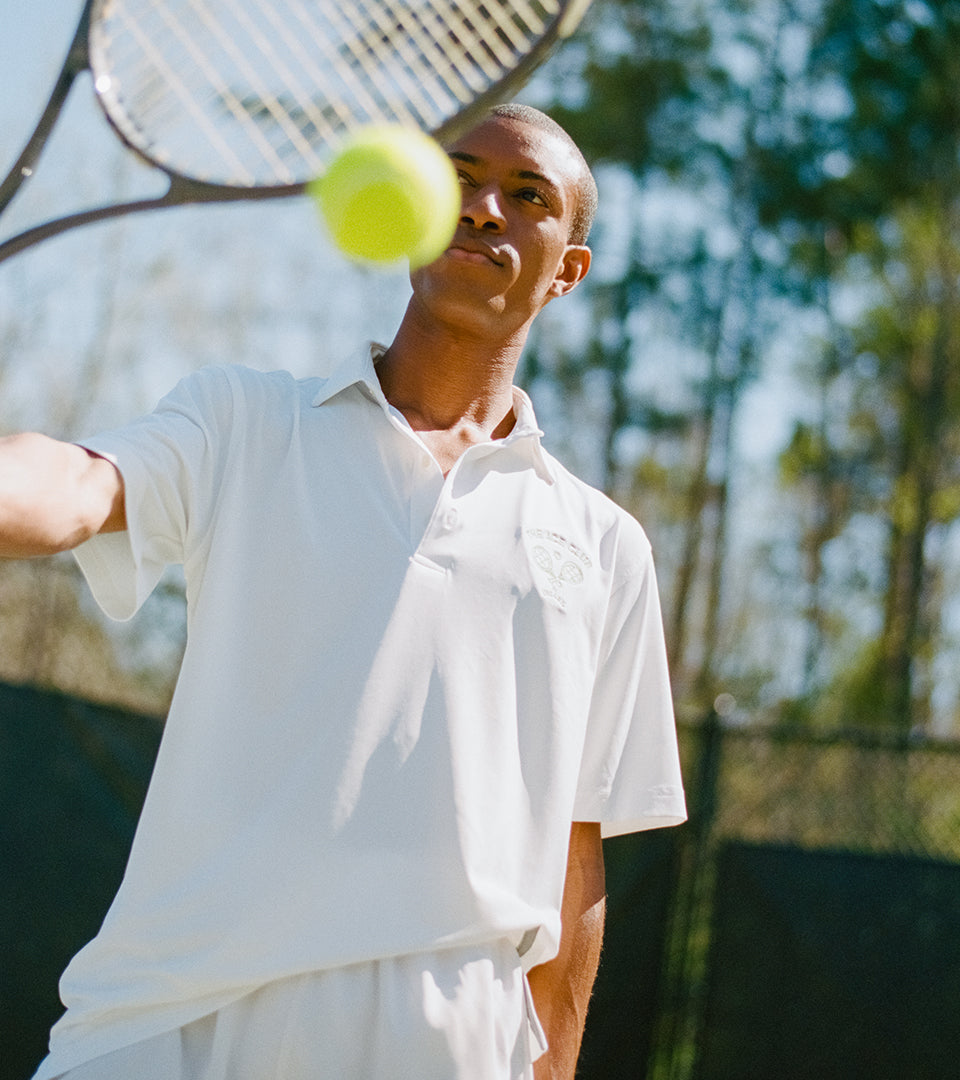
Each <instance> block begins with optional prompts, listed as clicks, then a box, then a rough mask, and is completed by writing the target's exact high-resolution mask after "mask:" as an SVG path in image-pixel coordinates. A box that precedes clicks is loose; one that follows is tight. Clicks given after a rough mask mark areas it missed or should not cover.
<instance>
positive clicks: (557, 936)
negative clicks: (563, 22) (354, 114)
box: [0, 106, 684, 1080]
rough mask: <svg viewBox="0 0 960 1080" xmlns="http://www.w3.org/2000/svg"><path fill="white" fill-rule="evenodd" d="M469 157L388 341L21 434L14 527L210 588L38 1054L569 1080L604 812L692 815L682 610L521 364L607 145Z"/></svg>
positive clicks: (193, 610) (538, 132) (534, 119)
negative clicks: (97, 920) (665, 611)
mask: <svg viewBox="0 0 960 1080" xmlns="http://www.w3.org/2000/svg"><path fill="white" fill-rule="evenodd" d="M450 154H451V157H452V159H453V161H454V163H455V164H456V166H457V169H458V171H459V175H460V180H461V185H462V190H463V209H462V215H461V219H460V225H459V228H458V231H457V234H456V236H455V238H454V240H453V242H452V243H451V245H450V247H449V249H448V251H447V252H446V253H445V254H444V255H443V256H441V257H440V259H438V260H437V261H436V262H435V263H433V264H432V265H430V266H427V267H424V268H422V269H420V270H418V271H417V272H415V273H414V274H413V275H412V278H411V280H412V284H413V294H412V298H411V300H410V303H409V306H408V308H407V311H406V314H405V316H404V318H403V321H402V323H401V325H400V327H399V330H398V332H397V335H396V337H395V338H394V340H393V342H392V344H391V345H390V346H389V347H388V348H385V349H384V348H380V347H373V348H372V349H368V350H365V351H364V354H363V355H362V356H361V357H359V358H358V360H357V361H355V362H352V363H351V364H349V365H345V366H343V367H341V368H340V369H338V370H337V371H335V372H334V374H333V375H331V376H330V378H328V379H325V380H324V379H308V380H300V381H296V380H294V379H292V378H291V377H289V376H287V375H285V374H283V373H274V374H270V375H264V374H259V373H256V372H252V371H249V370H246V369H243V368H238V367H226V368H212V369H206V370H203V371H201V372H198V373H196V374H194V375H192V376H190V377H188V378H187V379H185V380H184V381H183V382H182V383H181V384H180V385H179V386H178V387H177V389H176V390H174V391H173V393H172V394H170V395H169V396H168V397H167V398H166V399H164V401H163V402H162V403H161V404H160V406H159V407H158V409H157V411H156V412H155V413H154V414H153V415H152V416H149V417H146V418H144V419H142V420H141V421H139V422H138V423H136V424H134V425H131V426H130V427H128V428H126V429H123V430H121V431H119V432H114V433H111V434H107V435H104V436H101V437H100V438H98V439H94V440H91V441H90V442H89V443H88V444H86V447H85V448H81V447H79V446H70V445H65V444H62V443H58V442H54V441H52V440H48V439H45V438H43V437H41V436H36V435H34V436H21V437H16V438H14V439H10V440H6V441H5V442H4V443H3V444H2V445H0V552H2V553H3V554H6V555H8V556H28V555H35V554H43V553H45V552H51V551H57V550H62V549H65V548H70V547H76V546H77V545H82V546H80V547H79V548H78V551H77V557H78V560H79V561H80V564H81V566H82V567H83V569H84V571H85V573H86V574H87V577H88V579H89V581H90V583H91V585H92V587H93V589H94V592H95V594H96V595H97V598H98V600H99V601H100V602H101V604H102V605H103V606H104V608H105V609H106V610H107V611H108V612H109V613H110V614H112V615H115V616H117V617H120V618H123V617H128V616H129V615H131V614H132V613H133V611H134V610H136V608H137V607H138V606H139V604H140V603H141V602H142V600H143V599H144V598H145V597H146V595H147V594H148V593H149V592H150V590H151V589H152V587H153V585H154V584H155V583H156V580H157V577H158V575H159V574H160V572H161V571H162V568H163V567H164V566H165V565H166V564H168V563H170V562H182V563H183V565H184V567H185V572H186V578H187V601H188V609H189V627H188V645H187V650H186V654H185V657H184V661H183V668H182V671H181V675H180V680H179V683H178V687H177V691H176V694H175V697H174V701H173V704H172V706H171V710H170V715H169V718H168V721H167V725H166V730H165V733H164V738H163V743H162V746H161V749H160V753H159V756H158V760H157V765H156V768H155V771H154V776H153V779H152V781H151V786H150V791H149V793H148V796H147V800H146V804H145V807H144V811H143V815H142V817H141V821H140V825H139V827H138V830H137V836H136V839H135V841H134V845H133V850H132V852H131V856H130V862H129V865H128V868H127V872H126V875H125V878H124V882H123V885H122V886H121V889H120V891H119V893H118V895H117V897H116V899H115V901H114V904H113V906H112V907H111V910H110V912H109V914H108V915H107V918H106V920H105V922H104V925H103V927H102V929H101V932H100V934H99V935H98V936H97V938H95V939H94V941H93V942H91V943H90V944H89V945H88V946H87V947H86V948H85V949H83V950H82V951H81V952H80V953H79V954H78V955H77V957H75V958H74V960H73V961H72V962H71V964H70V966H69V967H68V969H67V971H66V973H65V975H64V978H63V981H62V983H61V993H62V996H63V998H64V1001H65V1003H66V1005H67V1012H66V1014H65V1016H64V1017H63V1019H62V1020H61V1021H60V1022H59V1023H58V1025H57V1026H56V1027H55V1028H54V1031H53V1033H52V1037H51V1053H50V1056H49V1057H48V1058H47V1059H46V1061H45V1062H44V1063H43V1065H42V1066H41V1068H40V1071H39V1072H38V1073H37V1077H38V1080H50V1078H52V1077H56V1076H60V1075H67V1076H69V1078H70V1080H94V1078H96V1080H121V1078H123V1080H129V1078H130V1077H133V1076H136V1077H137V1078H138V1080H150V1078H152V1077H156V1078H157V1080H246V1078H249V1080H266V1078H269V1077H277V1078H280V1077H282V1078H283V1080H298V1078H301V1077H302V1078H304V1080H307V1078H310V1080H316V1078H319V1077H331V1078H333V1077H336V1078H338V1080H339V1078H346V1080H352V1078H367V1077H369V1078H378V1080H379V1078H391V1080H395V1078H399V1077H410V1078H415V1080H454V1078H457V1080H515V1078H520V1077H523V1078H530V1077H532V1076H534V1075H536V1077H537V1078H538V1080H542V1078H546V1077H564V1078H570V1077H572V1076H573V1072H574V1067H575V1063H576V1057H577V1053H578V1049H579V1044H580V1038H581V1034H582V1030H583V1023H584V1018H585V1013H586V1008H587V1001H588V998H589V995H590V988H591V985H592V982H593V978H594V975H595V973H596V967H597V961H598V956H599V950H600V942H601V935H602V922H603V896H604V889H603V863H602V851H601V846H600V838H601V830H603V831H604V833H605V834H613V833H617V832H626V831H631V830H634V829H642V828H650V827H655V826H660V825H669V824H675V823H677V822H679V821H681V820H682V819H683V816H684V805H683V794H682V790H681V782H680V774H679V766H678V761H677V747H676V738H675V731H674V726H673V717H672V710H671V702H670V689H669V684H668V679H667V671H666V663H665V658H664V648H663V635H662V630H661V625H660V614H659V607H658V600H657V594H656V586H655V581H654V574H653V568H652V563H651V559H650V550H649V545H648V543H647V540H646V538H645V536H644V534H643V533H642V531H641V529H640V527H639V526H638V525H637V524H636V522H635V521H634V520H633V519H632V518H630V517H629V516H628V515H627V514H625V513H624V512H623V511H621V510H619V509H618V508H617V507H615V506H614V505H613V504H612V503H611V502H609V500H607V499H606V498H604V497H603V496H602V495H601V494H599V493H598V492H596V491H594V490H593V489H591V488H588V487H587V486H586V485H584V484H582V483H580V482H579V481H577V480H575V479H574V478H573V477H571V476H570V475H569V474H568V473H566V472H565V470H563V468H562V467H561V466H560V465H559V464H558V463H557V462H556V461H555V460H554V459H553V458H552V457H550V455H549V454H547V453H546V451H545V450H544V449H543V448H542V446H541V444H540V434H541V433H540V432H539V430H538V429H537V426H536V422H535V419H534V417H533V413H532V409H531V406H530V403H529V401H528V399H527V398H526V396H525V395H524V394H523V393H522V392H521V391H519V390H518V389H516V388H515V387H514V386H513V378H514V374H515V371H516V367H517V363H518V360H519V357H520V352H521V349H522V348H523V345H524V342H525V340H526V337H527V334H528V331H529V329H530V325H531V323H532V322H533V320H534V318H535V317H536V315H537V314H538V313H539V312H540V311H541V310H542V309H543V307H544V306H545V305H546V304H547V303H548V302H549V301H550V300H552V299H554V298H556V297H560V296H562V295H564V294H566V293H567V292H569V291H570V290H571V289H573V288H574V287H575V286H576V285H577V284H578V283H579V282H580V281H581V280H582V279H583V277H584V275H585V274H586V272H587V270H588V267H589V264H590V252H589V249H588V248H587V247H586V246H585V240H586V233H587V230H588V228H589V221H590V218H591V217H592V212H593V205H594V203H595V190H596V189H595V187H594V185H593V180H592V177H591V176H590V173H589V170H588V169H587V167H586V164H585V163H584V161H583V158H582V156H581V155H580V153H579V151H578V150H577V148H576V147H575V145H574V144H573V143H572V142H571V141H570V139H569V137H568V136H567V135H566V134H565V133H564V132H563V131H562V130H561V129H560V128H558V127H557V126H556V125H555V124H553V122H552V121H551V120H549V119H548V118H547V117H545V116H544V115H543V114H541V113H538V112H536V111H534V110H529V109H525V108H522V107H513V106H508V107H503V108H501V109H498V110H494V112H493V113H491V114H490V115H488V117H487V118H486V119H485V120H484V121H483V122H482V123H480V124H479V125H478V126H477V127H476V128H475V129H474V130H473V131H471V132H470V133H469V134H467V135H465V136H464V137H463V138H461V139H460V140H459V141H458V142H456V143H455V144H454V145H453V146H452V147H451V148H450ZM544 1051H545V1052H544ZM534 1060H536V1066H535V1067H534V1065H533V1062H534ZM534 1069H535V1072H534Z"/></svg>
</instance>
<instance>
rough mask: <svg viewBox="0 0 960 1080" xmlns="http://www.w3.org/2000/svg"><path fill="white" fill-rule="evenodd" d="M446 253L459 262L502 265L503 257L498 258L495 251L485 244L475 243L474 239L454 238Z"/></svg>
mask: <svg viewBox="0 0 960 1080" xmlns="http://www.w3.org/2000/svg"><path fill="white" fill-rule="evenodd" d="M447 255H449V256H450V258H452V259H456V260H457V261H459V262H466V263H476V264H478V265H480V266H482V265H484V264H488V263H493V265H494V266H503V259H501V258H498V256H497V252H496V251H495V250H494V249H493V248H491V247H488V246H487V245H486V244H480V243H477V241H475V240H461V239H458V238H455V239H454V241H453V243H452V244H451V245H450V246H449V247H448V248H447Z"/></svg>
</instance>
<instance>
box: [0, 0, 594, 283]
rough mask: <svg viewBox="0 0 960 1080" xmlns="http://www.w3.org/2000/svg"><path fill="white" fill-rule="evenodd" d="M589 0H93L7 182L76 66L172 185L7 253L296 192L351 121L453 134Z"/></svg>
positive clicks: (28, 236) (25, 174)
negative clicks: (95, 230) (68, 235)
mask: <svg viewBox="0 0 960 1080" xmlns="http://www.w3.org/2000/svg"><path fill="white" fill-rule="evenodd" d="M589 3H590V0H514V2H509V0H87V3H86V5H85V7H84V10H83V13H82V15H81V17H80V22H79V25H78V26H77V31H76V35H75V36H74V39H73V43H72V44H71V46H70V49H69V50H68V54H67V58H66V61H65V63H64V65H63V68H62V70H61V72H60V74H59V76H58V78H57V81H56V84H55V86H54V89H53V92H52V94H51V96H50V100H49V102H48V103H47V106H46V108H45V109H44V111H43V114H42V116H41V118H40V121H39V122H38V124H37V126H36V129H35V130H34V132H33V134H32V135H31V137H30V139H29V140H28V141H27V144H26V146H25V147H24V149H23V152H22V153H21V155H20V157H19V159H18V160H17V161H16V163H15V164H14V166H13V168H12V169H11V170H10V172H9V174H8V175H7V177H6V179H5V180H4V181H3V183H2V184H0V214H2V212H3V211H4V209H5V208H6V207H7V205H8V204H9V203H10V201H11V200H12V199H13V198H14V196H15V195H16V194H17V192H18V191H19V190H20V189H21V187H22V186H23V184H24V183H25V182H26V180H27V179H28V178H29V177H30V176H31V175H32V174H33V173H34V166H35V164H36V162H37V159H38V158H39V156H40V153H41V151H42V150H43V147H44V144H45V143H46V141H47V138H48V136H49V135H50V132H51V131H52V130H53V127H54V125H55V124H56V122H57V117H58V116H59V114H60V110H61V108H62V107H63V104H64V102H65V101H66V99H67V95H68V94H69V92H70V89H71V87H72V86H73V84H74V81H75V80H76V77H77V76H78V75H79V74H80V73H81V72H84V71H87V70H89V71H90V73H91V75H92V78H93V86H94V90H95V92H96V97H97V101H98V102H99V103H100V106H101V107H102V109H103V111H104V113H105V115H106V118H107V120H108V121H109V123H110V125H111V127H112V128H113V130H114V131H115V132H116V134H117V135H118V136H119V137H120V139H121V140H122V141H123V142H124V144H125V145H126V146H127V147H128V148H129V149H130V150H132V151H133V152H134V153H135V154H137V155H138V156H139V157H140V158H142V159H143V160H144V161H146V162H147V163H148V164H149V165H152V166H154V167H155V168H157V169H159V170H160V171H161V172H162V173H165V174H166V176H167V178H168V180H169V185H168V187H167V190H166V192H165V193H164V194H163V195H161V196H159V197H157V198H150V199H139V200H135V201H131V202H123V203H115V204H112V205H108V206H101V207H99V208H97V209H93V210H86V211H82V212H79V213H73V214H68V215H65V216H63V217H59V218H56V219H54V220H51V221H48V222H46V223H44V224H40V225H37V226H35V227H33V228H31V229H27V230H26V231H25V232H22V233H20V234H18V235H16V236H13V237H11V238H10V239H8V240H6V241H5V242H3V243H0V262H2V261H3V260H4V259H8V258H10V257H11V256H12V255H15V254H16V253H17V252H20V251H23V250H25V249H26V248H29V247H32V246H33V245H34V244H37V243H39V242H40V241H42V240H45V239H47V238H49V237H52V236H56V235H58V234H60V233H63V232H66V231H67V230H68V229H74V228H77V227H78V226H81V225H86V224H89V223H91V222H95V221H103V220H105V219H107V218H112V217H117V216H119V215H122V214H129V213H133V212H135V211H142V210H156V209H161V208H163V207H169V206H181V205H184V204H187V203H203V202H228V201H235V200H240V199H257V198H277V197H279V196H286V195H298V194H302V193H303V192H304V190H305V188H306V185H307V183H308V182H309V181H310V180H312V179H314V178H315V177H317V176H319V175H321V174H322V173H323V171H324V169H325V167H326V165H327V164H328V162H329V161H330V160H331V158H332V157H333V156H334V155H335V154H336V152H337V149H338V148H339V147H340V146H341V145H342V144H343V141H344V140H345V138H346V137H347V136H348V135H349V134H350V133H351V132H352V131H353V130H355V129H356V128H358V127H360V126H362V125H365V124H371V123H378V124H380V123H400V124H407V125H412V126H415V127H417V128H419V129H421V130H423V131H427V132H429V133H431V134H433V135H434V136H435V137H436V138H438V139H439V140H441V141H443V140H446V139H451V138H453V137H455V135H456V134H457V133H458V132H460V131H463V130H465V129H466V128H467V127H469V125H470V124H471V123H472V122H473V121H474V120H475V119H476V118H477V117H478V115H479V114H480V113H481V112H483V111H484V110H485V109H486V108H487V107H488V106H489V105H491V104H495V103H497V102H498V101H502V100H504V98H505V97H506V96H508V94H509V93H510V92H511V91H512V90H515V89H516V88H517V87H518V86H519V85H520V84H522V83H523V82H524V81H525V80H526V79H527V78H528V77H529V75H530V74H531V72H532V71H533V70H534V68H535V67H536V66H537V65H538V64H539V63H541V62H542V61H543V60H544V59H545V57H546V56H547V55H548V54H549V52H550V51H551V50H552V49H553V48H554V47H555V46H556V45H557V44H558V43H559V42H560V41H561V40H562V39H563V38H565V37H568V36H569V35H570V34H571V33H572V32H573V31H574V29H575V28H576V27H577V25H578V24H579V22H580V19H581V17H582V15H583V13H584V11H585V10H586V8H587V6H588V5H589Z"/></svg>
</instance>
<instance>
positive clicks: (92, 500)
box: [0, 434, 126, 559]
mask: <svg viewBox="0 0 960 1080" xmlns="http://www.w3.org/2000/svg"><path fill="white" fill-rule="evenodd" d="M124 528H126V516H125V511H124V503H123V480H122V478H121V476H120V473H119V472H118V471H117V469H116V468H115V467H114V466H113V465H112V464H111V463H110V462H109V461H107V460H106V459H105V458H101V457H97V456H96V455H95V454H91V453H90V452H89V451H87V450H84V449H83V448H82V447H80V446H75V445H73V444H72V443H65V442H58V441H57V440H56V439H49V438H47V437H46V436H45V435H32V434H31V435H11V436H8V437H6V438H2V439H0V557H3V558H7V559H27V558H32V557H33V556H36V555H52V554H54V553H55V552H58V551H67V550H69V549H70V548H74V547H76V546H77V544H81V543H83V541H84V540H88V539H89V538H90V537H91V536H94V535H96V534H97V533H99V532H117V531H119V530H121V529H124Z"/></svg>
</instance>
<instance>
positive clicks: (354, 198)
mask: <svg viewBox="0 0 960 1080" xmlns="http://www.w3.org/2000/svg"><path fill="white" fill-rule="evenodd" d="M308 190H309V192H310V194H311V195H312V196H313V197H314V198H315V199H316V201H317V203H318V204H319V207H320V211H321V215H322V217H323V219H324V221H325V222H326V225H327V228H328V229H329V231H330V234H331V236H332V237H333V240H334V242H335V243H336V245H337V246H338V247H339V248H340V250H341V251H343V252H344V253H345V254H346V255H348V256H350V257H351V258H353V259H357V260H359V261H363V262H373V263H390V262H394V261H396V260H398V259H402V258H404V257H406V258H408V259H409V260H410V265H411V267H413V268H416V267H418V266H425V265H426V264H427V263H430V262H433V260H434V259H436V258H438V257H439V256H440V255H441V254H442V253H443V251H444V250H445V249H446V247H447V245H448V244H449V243H450V241H451V239H452V238H453V233H454V230H455V229H456V227H457V222H458V220H459V218H460V205H461V196H460V183H459V180H458V179H457V171H456V169H455V168H454V167H453V163H452V162H451V161H450V158H449V157H447V155H446V153H445V152H444V151H443V149H442V148H441V147H440V145H439V144H438V143H437V142H436V141H435V140H434V139H432V138H431V137H430V136H429V135H426V134H424V133H423V132H422V131H418V130H417V129H415V128H408V127H404V126H402V125H399V124H397V125H389V126H370V127H367V128H362V129H360V130H359V132H358V133H356V134H355V135H353V136H352V137H351V138H350V140H349V141H348V142H347V143H346V145H345V146H344V147H343V148H342V149H341V151H340V152H339V153H338V155H337V156H336V158H334V160H333V161H332V162H331V164H330V167H329V168H328V169H327V171H326V173H325V174H324V175H323V176H321V177H319V178H318V179H317V180H314V181H312V183H311V184H310V186H309V189H308Z"/></svg>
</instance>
